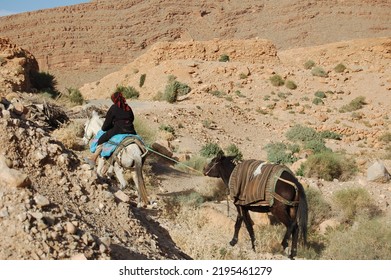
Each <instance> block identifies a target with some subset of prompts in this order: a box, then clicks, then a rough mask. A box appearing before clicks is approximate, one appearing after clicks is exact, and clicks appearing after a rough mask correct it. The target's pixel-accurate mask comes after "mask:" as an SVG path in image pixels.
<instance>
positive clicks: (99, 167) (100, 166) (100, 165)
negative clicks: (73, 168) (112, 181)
mask: <svg viewBox="0 0 391 280" xmlns="http://www.w3.org/2000/svg"><path fill="white" fill-rule="evenodd" d="M104 165H105V161H104V159H103V158H101V157H99V158H98V165H97V167H96V173H97V174H98V175H99V176H100V177H103V175H104V174H103V173H102V169H103V166H104Z"/></svg>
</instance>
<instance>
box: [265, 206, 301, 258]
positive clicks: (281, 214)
mask: <svg viewBox="0 0 391 280" xmlns="http://www.w3.org/2000/svg"><path fill="white" fill-rule="evenodd" d="M270 210H271V213H272V214H273V215H274V216H275V217H277V218H278V220H279V221H280V222H281V223H283V224H284V225H285V227H286V232H285V235H284V238H283V239H282V242H281V245H282V247H283V249H284V251H285V250H286V248H287V247H288V245H289V244H288V240H289V238H290V237H291V235H292V231H293V227H294V226H295V224H294V221H292V219H291V217H290V215H289V211H288V209H287V207H286V206H285V205H281V204H280V205H279V206H278V207H277V203H276V204H275V206H273V207H272V208H271V209H270Z"/></svg>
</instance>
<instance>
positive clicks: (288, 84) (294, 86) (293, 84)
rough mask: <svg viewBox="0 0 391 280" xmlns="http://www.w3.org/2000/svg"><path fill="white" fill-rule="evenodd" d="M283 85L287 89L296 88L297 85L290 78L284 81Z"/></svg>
mask: <svg viewBox="0 0 391 280" xmlns="http://www.w3.org/2000/svg"><path fill="white" fill-rule="evenodd" d="M285 86H286V87H287V88H289V89H292V90H293V89H297V85H296V84H295V82H293V81H291V80H288V81H286V82H285Z"/></svg>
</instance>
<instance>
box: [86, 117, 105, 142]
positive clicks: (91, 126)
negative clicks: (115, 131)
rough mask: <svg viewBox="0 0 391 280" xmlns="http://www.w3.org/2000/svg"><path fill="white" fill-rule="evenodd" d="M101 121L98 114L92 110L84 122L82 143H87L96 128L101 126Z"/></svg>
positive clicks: (95, 131)
mask: <svg viewBox="0 0 391 280" xmlns="http://www.w3.org/2000/svg"><path fill="white" fill-rule="evenodd" d="M101 122H102V121H101V120H100V119H99V115H98V113H97V112H96V111H93V112H92V115H91V118H90V119H87V121H86V123H85V124H84V135H83V143H84V145H88V143H89V142H90V140H91V138H92V137H94V135H95V134H96V133H97V130H98V129H99V128H100V127H101V126H102V123H101Z"/></svg>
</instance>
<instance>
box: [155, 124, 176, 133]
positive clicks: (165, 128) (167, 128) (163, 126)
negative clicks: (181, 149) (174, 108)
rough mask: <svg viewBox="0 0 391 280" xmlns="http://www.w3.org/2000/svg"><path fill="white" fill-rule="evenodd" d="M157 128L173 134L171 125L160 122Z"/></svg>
mask: <svg viewBox="0 0 391 280" xmlns="http://www.w3.org/2000/svg"><path fill="white" fill-rule="evenodd" d="M159 129H160V130H164V131H167V132H169V133H172V134H175V129H174V128H173V127H172V126H171V125H165V124H162V125H161V126H160V127H159Z"/></svg>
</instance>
